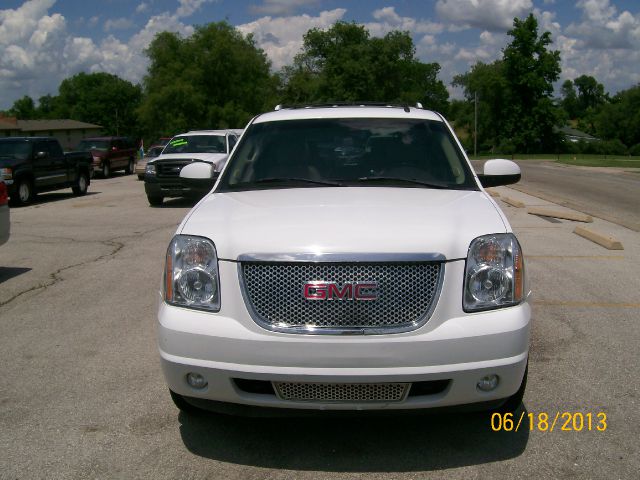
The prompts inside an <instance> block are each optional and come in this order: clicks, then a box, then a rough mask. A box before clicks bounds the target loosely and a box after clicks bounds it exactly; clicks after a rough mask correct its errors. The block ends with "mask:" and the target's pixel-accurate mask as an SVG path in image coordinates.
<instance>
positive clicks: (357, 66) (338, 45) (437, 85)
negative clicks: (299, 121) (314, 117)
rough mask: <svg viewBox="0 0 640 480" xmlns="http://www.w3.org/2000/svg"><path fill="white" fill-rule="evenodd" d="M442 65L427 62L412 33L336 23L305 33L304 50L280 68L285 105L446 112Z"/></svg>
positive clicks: (282, 96)
mask: <svg viewBox="0 0 640 480" xmlns="http://www.w3.org/2000/svg"><path fill="white" fill-rule="evenodd" d="M439 71H440V65H438V64H437V63H422V62H420V61H419V60H418V59H417V58H416V57H415V47H414V45H413V40H412V39H411V36H410V35H409V33H408V32H399V31H392V32H389V33H388V34H387V35H385V36H384V37H383V38H377V37H373V38H372V37H371V36H370V34H369V32H368V30H367V29H366V28H365V27H364V26H363V25H358V24H355V23H346V22H337V23H336V24H334V25H333V26H332V27H331V28H330V29H328V30H326V31H323V30H320V29H317V28H314V29H311V30H309V31H308V32H307V33H306V34H305V35H304V44H303V47H302V51H301V52H300V53H299V54H298V55H297V56H296V58H295V60H294V63H293V65H292V66H287V67H284V68H283V69H282V71H281V72H280V77H281V81H282V90H281V100H282V101H283V103H313V102H332V101H346V102H359V101H379V102H399V103H407V104H414V103H416V102H421V103H422V104H423V105H424V106H425V108H431V109H434V110H439V111H445V110H446V108H447V99H448V96H449V94H448V92H447V89H446V87H445V85H444V84H443V83H442V81H440V80H438V78H437V77H438V73H439Z"/></svg>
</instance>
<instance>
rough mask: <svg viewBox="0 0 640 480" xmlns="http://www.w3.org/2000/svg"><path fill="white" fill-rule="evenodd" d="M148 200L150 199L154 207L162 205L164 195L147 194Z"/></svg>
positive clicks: (150, 203)
mask: <svg viewBox="0 0 640 480" xmlns="http://www.w3.org/2000/svg"><path fill="white" fill-rule="evenodd" d="M147 200H149V205H151V206H152V207H159V206H160V205H162V202H163V201H164V197H162V196H159V195H158V196H156V195H147Z"/></svg>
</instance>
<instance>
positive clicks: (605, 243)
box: [573, 227, 624, 250]
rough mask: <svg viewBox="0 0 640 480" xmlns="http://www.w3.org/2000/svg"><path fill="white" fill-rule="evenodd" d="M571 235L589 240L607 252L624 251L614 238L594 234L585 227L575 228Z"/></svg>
mask: <svg viewBox="0 0 640 480" xmlns="http://www.w3.org/2000/svg"><path fill="white" fill-rule="evenodd" d="M573 233H575V234H576V235H579V236H581V237H583V238H586V239H587V240H591V241H592V242H594V243H597V244H598V245H600V246H601V247H604V248H606V249H607V250H624V247H623V246H622V243H621V242H620V241H619V240H617V239H616V238H614V237H611V236H609V235H605V234H603V233H599V232H594V231H593V230H588V229H586V228H585V227H576V228H575V229H574V230H573Z"/></svg>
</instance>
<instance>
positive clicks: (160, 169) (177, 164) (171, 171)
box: [154, 159, 192, 178]
mask: <svg viewBox="0 0 640 480" xmlns="http://www.w3.org/2000/svg"><path fill="white" fill-rule="evenodd" d="M191 162H192V160H187V159H185V160H163V161H157V162H154V164H155V166H156V176H158V177H164V178H167V177H175V178H177V177H179V176H180V170H182V167H184V166H185V165H187V164H189V163H191Z"/></svg>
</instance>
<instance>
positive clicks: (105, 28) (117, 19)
mask: <svg viewBox="0 0 640 480" xmlns="http://www.w3.org/2000/svg"><path fill="white" fill-rule="evenodd" d="M530 12H533V13H534V14H535V15H536V16H537V18H538V21H539V23H540V26H541V28H542V29H544V30H548V31H550V32H551V33H552V38H553V39H554V45H553V48H555V49H557V50H559V51H560V53H561V57H562V68H563V73H562V80H564V79H566V78H570V79H573V78H575V77H577V76H579V75H582V74H587V75H593V76H595V77H596V78H597V79H598V80H599V81H600V82H602V83H604V85H605V88H606V90H607V91H609V92H611V93H615V92H617V91H619V90H621V89H625V88H629V87H631V86H633V85H635V84H637V83H639V82H640V2H638V1H637V0H635V1H633V0H571V1H563V0H433V1H427V0H386V1H382V0H370V1H352V0H342V1H340V0H330V1H320V0H135V1H128V0H102V1H99V0H95V1H92V0H90V1H87V0H84V1H79V0H28V1H16V0H1V1H0V109H5V108H8V107H10V106H11V104H12V103H13V101H14V100H15V99H17V98H20V97H22V96H23V95H30V96H32V97H33V98H34V99H37V98H39V97H40V96H42V95H45V94H48V93H50V94H56V92H57V89H58V86H59V84H60V82H61V81H62V80H63V79H64V78H66V77H68V76H71V75H73V74H75V73H78V72H81V71H85V72H96V71H106V72H109V73H114V74H116V75H119V76H121V77H123V78H126V79H128V80H130V81H133V82H140V81H141V79H142V77H143V75H144V73H145V71H146V65H147V60H146V57H145V56H144V49H145V48H146V47H147V46H148V45H149V42H150V41H151V40H152V39H153V37H154V35H155V34H156V33H158V32H159V31H162V30H171V31H174V32H179V33H180V34H182V35H185V36H187V35H189V34H191V33H192V32H193V25H201V24H205V23H208V22H213V21H220V20H227V21H228V22H229V23H231V24H232V25H234V26H236V27H237V28H238V29H239V30H240V31H241V32H243V33H245V34H247V33H253V35H254V37H255V38H256V41H257V43H258V45H259V46H260V47H261V48H263V49H264V51H265V52H266V54H267V56H268V57H269V59H270V60H271V62H272V67H273V69H274V70H277V69H279V68H280V67H281V66H282V65H285V64H288V63H290V62H291V60H292V58H293V56H294V55H295V54H296V53H297V52H298V51H299V49H300V46H301V44H302V35H303V34H304V33H305V32H306V31H307V30H308V29H309V28H313V27H318V28H328V27H330V26H331V25H332V24H333V23H334V22H336V21H337V20H346V21H356V22H358V23H362V24H365V25H366V26H367V28H368V29H369V31H370V32H371V34H372V35H376V36H380V35H384V34H385V33H387V32H388V31H390V30H407V31H409V32H410V33H411V35H412V37H413V39H414V43H415V45H416V52H417V55H418V57H419V58H420V59H422V60H423V61H427V62H438V63H440V65H441V66H442V71H441V75H440V78H441V79H442V80H443V81H445V83H447V84H448V85H449V84H450V82H451V79H452V78H453V76H454V75H456V74H458V73H464V72H465V71H467V70H468V69H469V67H470V66H471V65H473V64H474V63H476V62H477V61H483V62H491V61H493V60H495V59H496V58H498V57H499V56H500V51H501V49H502V48H503V47H504V46H505V45H506V44H507V43H508V39H509V37H507V35H506V31H507V30H508V29H509V27H510V25H511V23H512V20H513V18H514V17H516V16H517V17H520V18H522V17H524V16H526V15H528V14H529V13H530ZM450 91H451V93H452V94H453V95H454V96H456V95H459V92H456V91H455V90H453V89H451V88H450Z"/></svg>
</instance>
